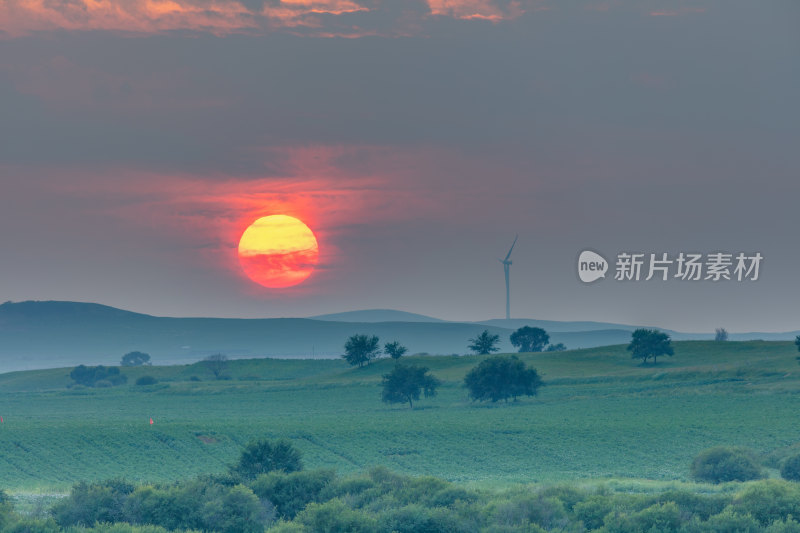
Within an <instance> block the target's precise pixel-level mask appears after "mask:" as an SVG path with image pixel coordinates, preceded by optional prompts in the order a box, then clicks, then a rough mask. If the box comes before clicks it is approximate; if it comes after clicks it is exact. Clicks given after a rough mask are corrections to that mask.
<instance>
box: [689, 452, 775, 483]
mask: <svg viewBox="0 0 800 533" xmlns="http://www.w3.org/2000/svg"><path fill="white" fill-rule="evenodd" d="M691 474H692V477H693V478H694V479H696V480H697V481H706V482H709V483H724V482H726V481H750V480H751V479H759V478H761V477H763V474H762V472H761V467H760V466H758V463H757V462H756V460H755V459H754V458H753V455H752V454H751V453H749V452H748V451H746V450H742V449H740V448H727V447H724V446H717V447H716V448H709V449H708V450H704V451H702V452H700V453H699V454H698V455H697V457H695V458H694V461H692V466H691Z"/></svg>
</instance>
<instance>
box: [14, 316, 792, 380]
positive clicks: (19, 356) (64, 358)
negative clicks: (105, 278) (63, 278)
mask: <svg viewBox="0 0 800 533" xmlns="http://www.w3.org/2000/svg"><path fill="white" fill-rule="evenodd" d="M327 316H328V318H327V319H324V320H323V319H321V318H322V317H317V318H315V319H312V318H265V319H231V318H171V317H156V316H151V315H146V314H141V313H134V312H130V311H124V310H121V309H116V308H113V307H108V306H104V305H99V304H93V303H80V302H35V301H28V302H20V303H12V302H7V303H5V304H2V305H0V339H2V342H0V373H1V372H9V371H14V370H24V369H36V368H52V367H66V366H75V365H78V364H116V363H118V362H119V360H120V358H121V357H122V355H123V354H125V353H126V352H129V351H133V350H139V351H144V352H147V353H149V354H150V355H151V356H152V360H153V362H154V364H157V365H166V364H183V363H192V362H195V361H198V360H200V359H202V358H204V357H206V356H208V355H211V354H214V353H224V354H226V355H227V356H228V357H230V358H251V357H281V358H335V357H339V356H340V355H341V353H342V347H343V345H344V342H345V341H346V339H347V338H348V337H349V336H350V335H353V334H355V333H365V334H370V335H378V336H379V337H380V339H381V341H382V342H388V341H393V340H397V341H400V342H401V343H402V344H404V345H406V346H407V347H408V348H409V352H410V353H429V354H440V355H452V354H464V353H466V352H467V351H468V350H467V345H468V340H469V339H470V338H472V337H475V336H476V335H478V334H479V333H480V332H481V331H483V330H484V329H488V330H489V331H490V332H491V333H492V334H496V335H499V336H500V339H501V343H500V348H501V350H503V351H513V347H512V346H511V345H510V342H509V340H508V338H509V336H510V335H511V333H512V332H513V331H514V329H516V328H517V327H520V325H533V326H536V325H539V326H544V327H545V329H547V330H548V331H549V332H550V337H551V342H552V343H559V342H560V343H563V344H565V345H566V346H567V347H568V348H590V347H594V346H605V345H610V344H621V343H625V342H628V341H629V339H630V332H631V330H632V329H633V328H634V326H627V325H620V324H610V323H609V324H606V323H586V322H574V323H559V322H553V321H536V320H529V321H528V320H521V319H514V320H513V321H511V322H506V321H489V322H484V323H476V322H446V321H441V320H438V319H434V318H430V317H425V316H423V315H415V314H413V313H403V312H399V311H391V310H372V311H370V310H367V311H359V312H355V313H352V312H351V313H340V314H335V315H327ZM343 318H353V319H355V318H358V319H359V320H360V321H342V319H343ZM385 318H398V319H399V318H402V319H404V320H393V321H385V320H382V319H385ZM559 324H560V325H559ZM503 325H508V326H511V327H502V326H503ZM606 326H608V327H606ZM580 327H585V328H586V329H585V330H580V329H576V328H580ZM671 333H672V334H673V338H674V339H675V340H683V339H696V338H698V337H699V338H709V337H710V334H708V335H700V334H683V333H680V332H671ZM795 334H796V332H792V333H784V334H756V335H760V336H759V337H754V336H753V335H750V336H748V335H746V334H738V335H732V336H731V337H732V338H734V339H741V340H744V339H747V338H751V339H752V338H763V339H775V340H789V339H793V338H794V337H793V335H795Z"/></svg>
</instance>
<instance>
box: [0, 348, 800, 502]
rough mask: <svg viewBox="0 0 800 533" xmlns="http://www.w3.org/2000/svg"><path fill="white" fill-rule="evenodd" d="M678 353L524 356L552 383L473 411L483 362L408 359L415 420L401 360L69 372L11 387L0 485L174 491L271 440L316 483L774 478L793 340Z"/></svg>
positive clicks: (11, 382) (794, 402)
mask: <svg viewBox="0 0 800 533" xmlns="http://www.w3.org/2000/svg"><path fill="white" fill-rule="evenodd" d="M673 344H674V351H675V355H674V356H673V357H670V358H668V359H667V360H662V359H661V358H660V359H659V362H658V364H657V365H653V364H652V363H648V364H646V365H639V364H637V363H636V362H635V361H633V360H632V359H631V354H630V353H629V352H628V351H626V349H625V346H624V345H620V346H613V347H606V348H597V349H589V350H573V351H566V352H542V353H536V354H520V355H519V357H520V360H522V361H524V362H525V364H526V365H528V366H529V367H532V368H535V369H536V370H537V372H538V375H539V376H540V377H541V379H542V381H543V382H544V386H543V387H541V389H540V390H539V391H538V393H537V396H536V397H534V398H527V397H524V396H523V397H521V398H520V399H519V400H518V401H516V402H513V401H509V402H508V403H507V404H506V403H504V402H502V403H497V404H491V403H479V402H473V401H471V400H470V399H469V397H468V390H467V389H466V388H465V387H464V386H463V382H464V377H465V376H466V374H467V373H468V372H469V371H470V370H471V369H472V368H475V367H476V366H477V365H478V363H480V362H481V361H483V360H484V359H486V358H487V357H485V356H463V357H450V356H446V357H421V356H403V358H402V360H401V362H402V361H405V362H406V363H407V364H417V365H420V366H424V367H427V368H429V369H430V373H431V374H432V375H434V376H436V378H438V379H439V380H440V381H441V385H440V386H439V387H438V389H437V395H436V396H435V397H433V398H428V399H425V401H424V402H421V403H420V404H419V405H417V404H416V402H415V403H414V409H409V408H408V404H405V405H403V404H398V405H397V406H392V405H387V404H385V403H383V402H382V401H381V381H382V377H383V376H384V375H385V374H387V373H389V372H391V370H392V369H393V368H394V367H395V361H393V360H391V359H389V358H385V359H379V360H376V361H373V362H371V363H370V364H367V365H365V366H364V367H363V368H351V367H350V366H349V365H348V364H347V362H345V361H343V360H315V361H297V360H270V359H261V360H241V361H228V368H227V372H226V374H225V375H224V376H223V377H224V378H226V379H216V378H215V376H214V374H213V373H212V371H211V370H210V369H209V368H208V367H207V366H206V365H204V364H196V365H184V366H170V367H158V366H152V367H146V366H144V367H125V368H122V369H121V374H123V375H125V376H126V377H127V382H126V383H124V384H120V385H116V386H112V387H106V388H102V387H101V388H97V387H84V386H71V387H70V385H71V384H72V383H73V380H72V379H70V377H69V375H70V372H71V371H72V369H54V370H42V371H30V372H16V373H9V374H3V375H0V416H2V417H3V419H4V422H3V423H2V424H0V449H1V450H2V461H0V479H1V480H2V482H3V487H4V488H6V489H7V490H9V491H11V493H12V494H14V495H15V496H16V495H21V496H20V497H24V496H25V494H27V493H34V494H35V493H37V492H39V491H44V492H48V493H49V492H52V491H62V492H63V491H65V490H68V489H69V487H70V486H72V484H73V483H74V482H76V481H80V480H85V481H89V482H92V481H102V480H107V479H113V478H119V477H122V478H125V479H127V480H129V481H130V482H133V483H144V482H147V483H154V482H171V481H173V480H176V479H188V478H191V477H193V476H197V475H201V474H208V473H212V474H214V473H224V472H226V471H227V469H228V467H229V466H230V465H231V464H232V463H233V462H234V461H235V459H236V457H237V455H238V453H239V452H240V451H241V449H242V447H243V446H244V445H245V444H246V443H247V442H249V441H250V440H252V439H253V438H259V437H266V438H271V439H277V438H287V439H290V440H291V441H292V442H293V443H294V444H295V445H296V446H297V447H298V448H299V449H300V450H301V451H302V452H303V456H304V459H305V462H306V467H307V468H311V469H317V468H331V469H335V470H336V471H337V472H339V473H340V475H342V476H347V475H350V474H357V473H359V472H363V471H366V470H368V469H369V468H371V467H373V466H378V465H384V466H386V467H388V468H390V469H391V470H392V471H396V472H399V473H400V474H406V475H433V476H436V477H438V478H442V479H445V480H448V481H452V482H457V483H459V484H460V485H462V486H464V487H467V488H470V487H473V488H474V487H479V488H503V487H508V486H510V485H513V484H515V483H542V482H547V483H551V482H559V481H570V482H572V481H580V480H598V479H600V480H622V481H619V482H625V481H624V480H627V479H647V480H654V481H658V482H672V481H689V480H690V479H691V472H690V466H691V463H692V460H693V459H694V457H695V456H696V455H697V454H698V453H699V452H700V451H702V450H705V449H707V448H712V447H714V446H719V445H724V446H733V447H743V448H748V449H750V450H751V452H752V454H753V455H754V456H755V458H756V459H757V461H758V462H759V464H760V465H761V466H762V467H763V468H765V470H764V475H767V476H770V477H778V476H779V469H780V467H781V466H782V464H783V459H784V458H786V457H788V456H790V455H793V453H794V452H795V451H796V450H797V449H798V447H800V426H798V425H797V423H796V420H797V418H796V413H797V412H798V410H800V394H799V393H800V365H798V364H797V361H796V360H795V357H796V355H797V348H796V347H795V346H794V344H793V343H791V342H713V341H708V342H700V341H694V342H675V343H673ZM144 376H149V377H151V378H153V380H154V381H155V383H153V380H143V381H142V380H140V378H142V377H144ZM142 382H143V383H151V384H149V385H146V384H145V385H137V384H136V383H142ZM151 417H152V418H153V421H154V424H153V425H150V424H149V420H150V418H151Z"/></svg>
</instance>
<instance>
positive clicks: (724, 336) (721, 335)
mask: <svg viewBox="0 0 800 533" xmlns="http://www.w3.org/2000/svg"><path fill="white" fill-rule="evenodd" d="M714 340H715V341H717V342H723V341H726V340H728V330H726V329H725V328H717V330H716V333H715V334H714Z"/></svg>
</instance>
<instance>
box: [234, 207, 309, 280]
mask: <svg viewBox="0 0 800 533" xmlns="http://www.w3.org/2000/svg"><path fill="white" fill-rule="evenodd" d="M318 258H319V245H318V244H317V238H316V237H315V236H314V232H313V231H311V229H310V228H309V227H308V226H306V225H305V224H304V223H303V222H302V221H301V220H299V219H296V218H294V217H290V216H288V215H270V216H268V217H262V218H259V219H258V220H256V221H255V222H253V223H252V224H250V226H248V227H247V229H246V230H244V233H242V238H241V239H239V263H240V264H241V265H242V270H244V273H245V274H247V277H249V278H250V279H251V280H253V281H255V282H256V283H258V284H259V285H263V286H264V287H269V288H272V289H276V288H282V287H291V286H293V285H297V284H298V283H302V282H303V281H305V280H306V278H308V277H309V276H310V275H311V273H312V272H313V271H314V267H315V266H316V264H317V260H318Z"/></svg>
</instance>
